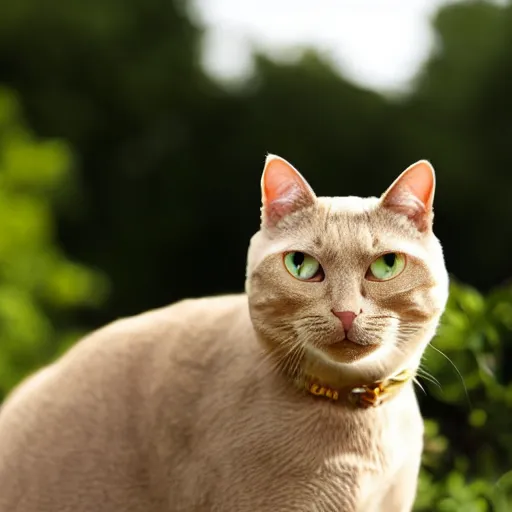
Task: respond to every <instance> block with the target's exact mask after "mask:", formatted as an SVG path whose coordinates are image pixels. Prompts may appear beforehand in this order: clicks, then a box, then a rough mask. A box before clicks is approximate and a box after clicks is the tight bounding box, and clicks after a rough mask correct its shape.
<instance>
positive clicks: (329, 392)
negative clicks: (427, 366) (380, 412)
mask: <svg viewBox="0 0 512 512" xmlns="http://www.w3.org/2000/svg"><path fill="white" fill-rule="evenodd" d="M413 375H414V374H413V372H412V371H410V370H402V371H401V372H399V373H397V374H396V375H393V376H391V377H388V378H387V379H383V380H380V381H377V382H373V383H371V384H369V385H367V384H362V385H361V386H359V387H347V388H340V389H333V388H331V387H328V386H325V385H322V384H319V383H318V382H315V381H314V380H313V379H310V378H306V381H305V387H306V390H307V391H308V392H309V393H311V394H312V395H315V396H323V397H326V398H329V399H330V400H334V401H344V400H346V401H348V402H349V403H350V404H352V405H354V406H356V407H359V408H361V409H367V408H368V407H377V406H378V405H380V404H382V403H383V402H385V401H386V400H388V399H389V398H391V397H393V396H394V395H395V394H396V393H397V392H398V391H399V390H400V389H401V388H402V387H403V386H404V385H405V384H406V383H407V382H409V381H410V380H411V379H412V377H413Z"/></svg>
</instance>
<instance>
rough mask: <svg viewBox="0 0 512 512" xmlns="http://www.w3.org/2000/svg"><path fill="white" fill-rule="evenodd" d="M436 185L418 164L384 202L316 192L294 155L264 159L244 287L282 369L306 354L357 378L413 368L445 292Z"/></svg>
mask: <svg viewBox="0 0 512 512" xmlns="http://www.w3.org/2000/svg"><path fill="white" fill-rule="evenodd" d="M434 188H435V178H434V173H433V169H432V167H431V166H430V164H428V163H427V162H424V161H420V162H418V163H417V164H415V165H413V166H411V167H410V168H409V169H407V170H406V171H405V172H404V173H402V175H401V176H400V177H399V178H398V179H397V180H396V181H395V182H394V183H393V185H392V186H391V187H390V188H389V189H388V190H387V191H386V192H385V193H384V194H383V196H382V197H381V198H380V199H377V198H366V199H363V198H358V197H319V198H317V197H316V196H315V194H314V193H313V191H312V190H311V188H310V187H309V185H308V184H307V183H306V181H305V180H304V178H302V176H301V175H300V174H299V173H298V172H297V171H296V170H295V169H294V168H293V167H292V166H291V165H290V164H289V163H288V162H286V161H285V160H282V159H280V158H278V157H274V156H270V157H269V158H267V162H266V166H265V170H264V173H263V178H262V190H263V208H262V226H261V229H260V231H259V232H258V233H257V234H256V235H255V236H254V237H253V239H252V241H251V247H250V249H249V257H248V267H247V283H246V288H247V292H248V295H249V304H250V312H251V318H252V322H253V325H254V328H255V329H256V332H257V333H258V335H259V337H260V339H261V340H262V341H263V342H264V343H265V345H266V346H267V347H268V348H269V349H270V350H271V351H274V352H275V354H277V355H278V358H280V359H282V360H283V361H284V366H285V367H287V368H288V369H289V370H290V371H292V372H293V371H294V370H296V369H298V368H299V366H300V364H302V362H303V360H304V356H305V355H306V356H307V357H306V359H308V360H311V359H313V360H315V359H317V360H319V361H322V363H323V364H327V365H331V366H333V367H338V368H341V369H343V370H344V372H345V373H347V374H351V375H360V376H363V375H365V376H369V375H372V376H374V377H379V376H380V375H386V374H391V373H393V372H394V371H397V370H399V369H403V368H404V367H408V368H411V367H416V366H417V364H418V363H419V360H420V358H421V355H422V353H423V351H424V349H425V347H426V344H427V343H428V342H429V341H430V339H431V337H432V336H433V334H434V332H435V329H436V327H437V323H438V321H439V318H440V315H441V314H442V311H443V309H444V307H445V304H446V300H447V295H448V276H447V272H446V269H445V265H444V261H443V255H442V250H441V246H440V244H439V242H438V240H437V239H436V237H435V236H434V234H433V233H432V229H431V223H432V200H433V194H434Z"/></svg>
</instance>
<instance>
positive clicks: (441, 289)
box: [0, 156, 447, 512]
mask: <svg viewBox="0 0 512 512" xmlns="http://www.w3.org/2000/svg"><path fill="white" fill-rule="evenodd" d="M262 185H263V187H262V188H263V212H262V227H261V230H260V231H259V232H258V233H257V234H256V235H255V236H254V237H253V240H252V242H251V247H250V250H249V258H248V267H247V281H246V290H247V294H243V295H231V296H223V297H216V298H207V299H197V300H185V301H182V302H179V303H177V304H174V305H172V306H170V307H167V308H163V309H160V310H156V311H152V312H148V313H145V314H142V315H140V316H136V317H133V318H128V319H123V320H119V321H117V322H114V323H113V324H111V325H109V326H107V327H105V328H103V329H100V330H98V331H97V332H95V333H93V334H92V335H90V336H88V337H87V338H85V339H84V340H82V341H81V342H80V343H78V344H77V345H76V346H75V347H74V348H72V349H71V350H70V351H69V352H68V353H67V354H66V355H64V356H63V357H62V358H61V359H60V360H58V361H57V362H56V363H54V364H53V365H51V366H49V367H48V368H46V369H43V370H41V371H40V372H39V373H37V374H36V375H35V376H33V377H31V378H30V379H28V380H27V381H26V382H25V383H23V384H22V385H21V386H20V387H19V388H18V389H16V390H15V391H14V392H13V393H12V395H11V396H10V398H9V399H8V400H7V401H6V403H5V404H4V407H3V409H2V410H1V411H0V512H182V511H183V512H270V511H272V512H287V511H289V512H292V511H302V512H306V511H307V512H310V511H311V512H313V511H318V512H328V511H332V512H356V511H364V512H371V511H375V512H377V511H382V512H406V511H409V510H410V509H411V507H412V503H413V501H414V497H415V492H416V480H417V475H418V469H419V463H420V456H421V452H422V433H423V425H422V420H421V416H420V413H419V409H418V405H417V402H416V398H415V395H414V390H413V387H412V383H408V384H407V385H405V386H404V388H403V389H402V390H401V391H400V392H399V394H398V395H397V396H396V397H394V398H393V399H391V400H389V401H388V402H386V403H384V404H382V405H380V406H378V407H375V408H369V409H357V408H352V407H350V406H347V405H346V404H344V403H337V402H331V401H329V400H327V399H325V398H324V397H315V396H312V395H309V394H307V393H306V392H305V391H304V390H302V389H299V388H298V387H297V384H299V385H302V384H303V383H304V379H305V378H306V375H309V376H312V377H315V378H317V379H319V380H321V381H322V382H324V383H325V384H327V385H330V386H333V387H337V386H339V387H343V386H346V385H348V384H361V383H370V382H372V381H374V380H377V379H380V378H383V377H388V376H390V375H392V374H393V373H395V372H397V371H399V370H401V369H404V368H409V369H411V370H415V369H416V368H417V366H418V364H419V362H420V358H421V356H422V353H423V351H424V349H425V347H426V345H427V343H428V342H429V341H430V339H431V338H432V336H433V335H434V333H435V329H436V326H437V323H438V320H439V317H440V315H441V313H442V310H443V308H444V306H445V302H446V298H447V274H446V270H445V267H444V263H443V257H442V251H441V247H440V244H439V242H438V241H437V239H436V238H435V236H434V235H433V233H432V231H431V219H432V213H431V207H432V199H433V193H434V175H433V170H432V169H431V167H430V165H429V164H428V163H427V162H424V161H421V162H418V163H417V164H415V165H414V166H411V167H410V168H409V169H408V170H407V171H405V172H404V173H403V174H402V175H401V177H400V178H399V179H398V180H397V181H396V182H395V183H394V184H393V185H392V186H391V187H390V189H388V191H387V192H386V193H385V194H384V195H383V196H382V198H381V199H375V198H370V199H361V198H354V197H348V198H316V197H315V196H314V194H313V192H312V190H311V189H310V188H309V186H308V185H307V183H306V182H305V181H304V180H303V178H302V177H301V176H300V174H298V172H296V171H295V170H294V169H293V168H292V167H291V166H290V164H288V163H287V162H285V161H284V160H281V159H279V158H277V157H272V156H271V157H269V158H268V159H267V163H266V168H265V172H264V176H263V182H262ZM219 250H220V248H219ZM289 250H298V251H304V252H306V253H309V254H311V255H314V256H315V257H316V258H317V259H318V260H319V261H320V262H321V264H322V267H323V269H324V272H325V278H324V280H323V281H321V282H303V281H299V280H297V279H295V278H293V277H292V276H291V275H290V274H289V273H288V272H287V271H286V269H285V267H284V265H283V256H282V255H283V253H284V252H286V251H289ZM386 251H399V252H403V253H406V254H407V255H408V257H407V265H406V268H405V270H404V271H403V272H402V274H400V275H399V276H398V277H396V278H394V279H392V280H390V281H386V282H375V281H370V280H368V279H366V278H365V274H366V271H367V269H368V267H369V265H370V264H371V262H372V261H373V260H374V259H375V258H376V257H377V256H379V255H380V254H382V253H383V252H386ZM361 310H362V312H360V311H361ZM332 311H354V312H357V313H360V314H359V315H358V317H357V318H356V319H355V321H354V324H353V328H352V329H351V330H350V333H351V334H350V338H351V339H352V340H354V341H349V340H345V341H344V342H343V341H340V340H343V329H342V328H341V323H340V321H339V319H338V318H336V316H335V315H333V313H332ZM336 342H338V343H336ZM345 345H346V346H350V347H351V349H350V350H345V348H344V347H345Z"/></svg>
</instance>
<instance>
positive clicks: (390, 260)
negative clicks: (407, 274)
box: [366, 252, 405, 281]
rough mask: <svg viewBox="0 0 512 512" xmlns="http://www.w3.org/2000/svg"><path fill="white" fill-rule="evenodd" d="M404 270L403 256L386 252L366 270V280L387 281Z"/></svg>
mask: <svg viewBox="0 0 512 512" xmlns="http://www.w3.org/2000/svg"><path fill="white" fill-rule="evenodd" d="M404 268H405V255H403V254H400V253H398V252H388V253H387V254H383V255H382V256H380V257H379V258H377V259H376V260H375V261H374V262H373V263H372V264H371V265H370V268H369V269H368V273H367V274H366V278H367V279H369V280H370V281H389V280H390V279H393V277H396V276H397V275H399V274H400V273H401V272H402V270H403V269H404Z"/></svg>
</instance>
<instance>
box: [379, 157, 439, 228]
mask: <svg viewBox="0 0 512 512" xmlns="http://www.w3.org/2000/svg"><path fill="white" fill-rule="evenodd" d="M435 188H436V178H435V172H434V168H433V167H432V165H431V164H430V163H429V162H427V161H426V160H420V161H419V162H416V163H415V164H413V165H411V166H410V167H408V168H407V169H406V170H405V171H404V172H403V173H402V174H401V175H400V176H399V177H398V178H397V179H396V180H395V182H394V183H393V184H392V185H391V186H390V187H389V188H388V190H387V191H386V192H385V193H384V194H383V196H382V206H383V207H384V208H388V209H390V210H392V211H394V212H396V213H399V214H402V215H406V216H407V217H408V218H409V219H411V220H412V221H413V222H414V223H415V224H416V227H417V228H418V229H419V230H420V231H426V230H427V229H429V227H431V225H432V203H433V201H434V192H435Z"/></svg>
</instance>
